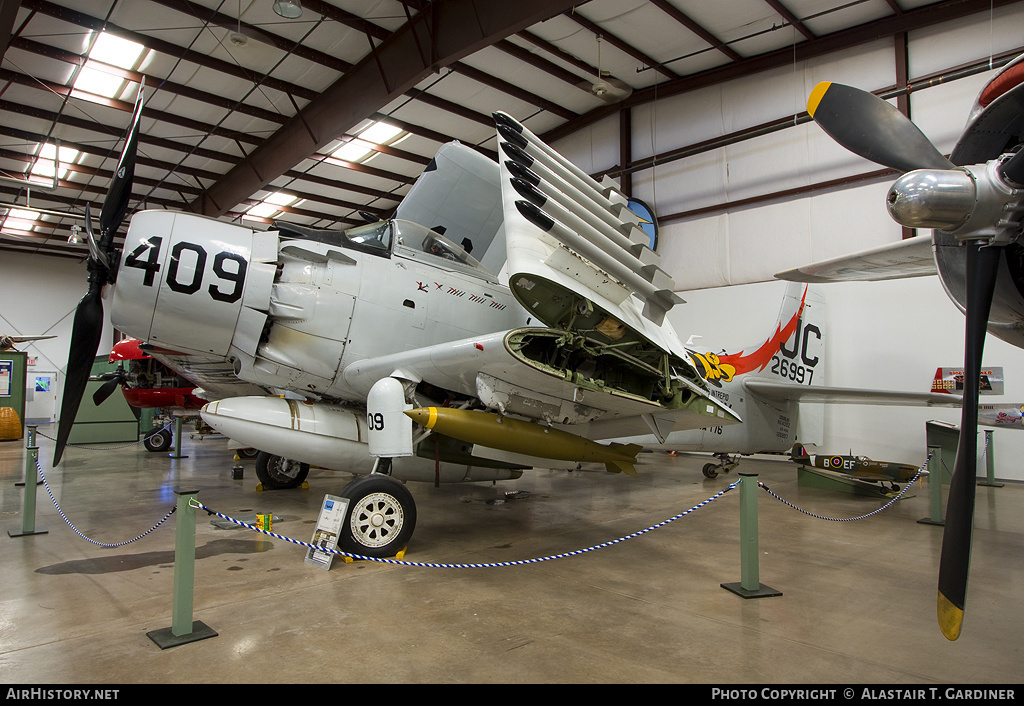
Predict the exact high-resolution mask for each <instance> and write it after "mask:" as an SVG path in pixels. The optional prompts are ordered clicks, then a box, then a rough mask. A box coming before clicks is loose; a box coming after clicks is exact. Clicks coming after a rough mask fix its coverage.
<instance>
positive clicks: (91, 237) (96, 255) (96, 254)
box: [85, 204, 110, 270]
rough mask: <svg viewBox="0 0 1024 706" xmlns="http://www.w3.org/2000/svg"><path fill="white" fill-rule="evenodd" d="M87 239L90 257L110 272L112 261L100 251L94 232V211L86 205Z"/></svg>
mask: <svg viewBox="0 0 1024 706" xmlns="http://www.w3.org/2000/svg"><path fill="white" fill-rule="evenodd" d="M85 239H86V242H87V243H88V244H89V255H90V257H92V258H93V259H95V260H97V261H98V262H99V263H100V264H102V265H103V267H105V268H107V269H108V270H109V269H110V261H109V260H107V256H106V254H105V253H104V252H103V250H101V249H100V245H99V243H97V242H96V236H95V234H94V233H93V231H92V209H91V208H90V206H89V204H85Z"/></svg>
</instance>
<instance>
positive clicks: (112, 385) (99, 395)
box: [92, 376, 121, 407]
mask: <svg viewBox="0 0 1024 706" xmlns="http://www.w3.org/2000/svg"><path fill="white" fill-rule="evenodd" d="M120 384H121V378H120V376H118V377H112V378H110V379H109V380H107V381H106V382H105V383H103V384H102V385H100V386H99V387H98V388H97V389H96V392H94V393H92V401H93V404H95V405H96V406H97V407H98V406H100V405H101V404H103V403H104V402H106V400H107V398H108V397H110V395H112V394H113V392H114V390H116V389H117V386H118V385H120Z"/></svg>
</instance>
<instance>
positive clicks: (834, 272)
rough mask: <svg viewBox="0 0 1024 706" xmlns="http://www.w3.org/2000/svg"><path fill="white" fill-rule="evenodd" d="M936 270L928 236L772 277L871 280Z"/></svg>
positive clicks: (813, 264)
mask: <svg viewBox="0 0 1024 706" xmlns="http://www.w3.org/2000/svg"><path fill="white" fill-rule="evenodd" d="M936 271H937V270H936V266H935V255H934V252H933V248H932V238H931V236H930V235H927V236H917V237H914V238H907V239H906V240H901V241H900V242H898V243H890V244H887V245H883V246H881V247H877V248H871V249H869V250H862V251H860V252H857V253H853V254H852V255H844V256H842V257H836V258H832V259H830V260H822V261H820V262H815V263H812V264H809V265H803V266H802V267H797V268H795V269H792V270H787V271H785V272H779V273H777V274H776V275H775V276H776V277H777V278H778V279H784V280H789V281H792V282H811V283H819V282H860V281H863V282H874V281H880V280H888V279H903V278H906V277H925V276H927V275H934V274H936Z"/></svg>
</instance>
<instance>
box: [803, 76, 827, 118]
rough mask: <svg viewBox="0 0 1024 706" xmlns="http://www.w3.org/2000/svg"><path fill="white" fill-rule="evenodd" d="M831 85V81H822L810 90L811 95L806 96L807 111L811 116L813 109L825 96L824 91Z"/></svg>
mask: <svg viewBox="0 0 1024 706" xmlns="http://www.w3.org/2000/svg"><path fill="white" fill-rule="evenodd" d="M831 85H832V82H831V81H822V82H821V83H819V84H818V85H817V86H815V87H814V90H813V91H811V95H810V96H809V97H808V98H807V112H808V113H810V115H811V117H812V118H813V117H814V111H816V110H817V109H818V103H820V102H821V99H822V98H824V97H825V92H826V91H827V90H828V87H829V86H831Z"/></svg>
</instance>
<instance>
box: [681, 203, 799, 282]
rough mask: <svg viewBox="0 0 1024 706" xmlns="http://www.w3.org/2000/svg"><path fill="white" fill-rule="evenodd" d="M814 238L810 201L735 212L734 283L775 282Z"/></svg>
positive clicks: (731, 231)
mask: <svg viewBox="0 0 1024 706" xmlns="http://www.w3.org/2000/svg"><path fill="white" fill-rule="evenodd" d="M810 235H811V229H810V220H809V212H808V206H807V201H806V200H800V201H795V202H787V203H773V204H767V205H765V206H762V207H761V208H749V209H740V210H734V211H732V212H731V213H730V214H729V274H730V277H731V279H732V283H733V284H742V283H746V282H764V281H767V280H771V279H773V278H774V275H775V273H776V272H778V271H780V270H783V269H785V267H786V264H787V263H789V262H792V261H793V258H794V257H796V256H798V255H799V254H800V253H803V252H806V251H807V249H808V247H809V239H810ZM684 299H685V297H684Z"/></svg>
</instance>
